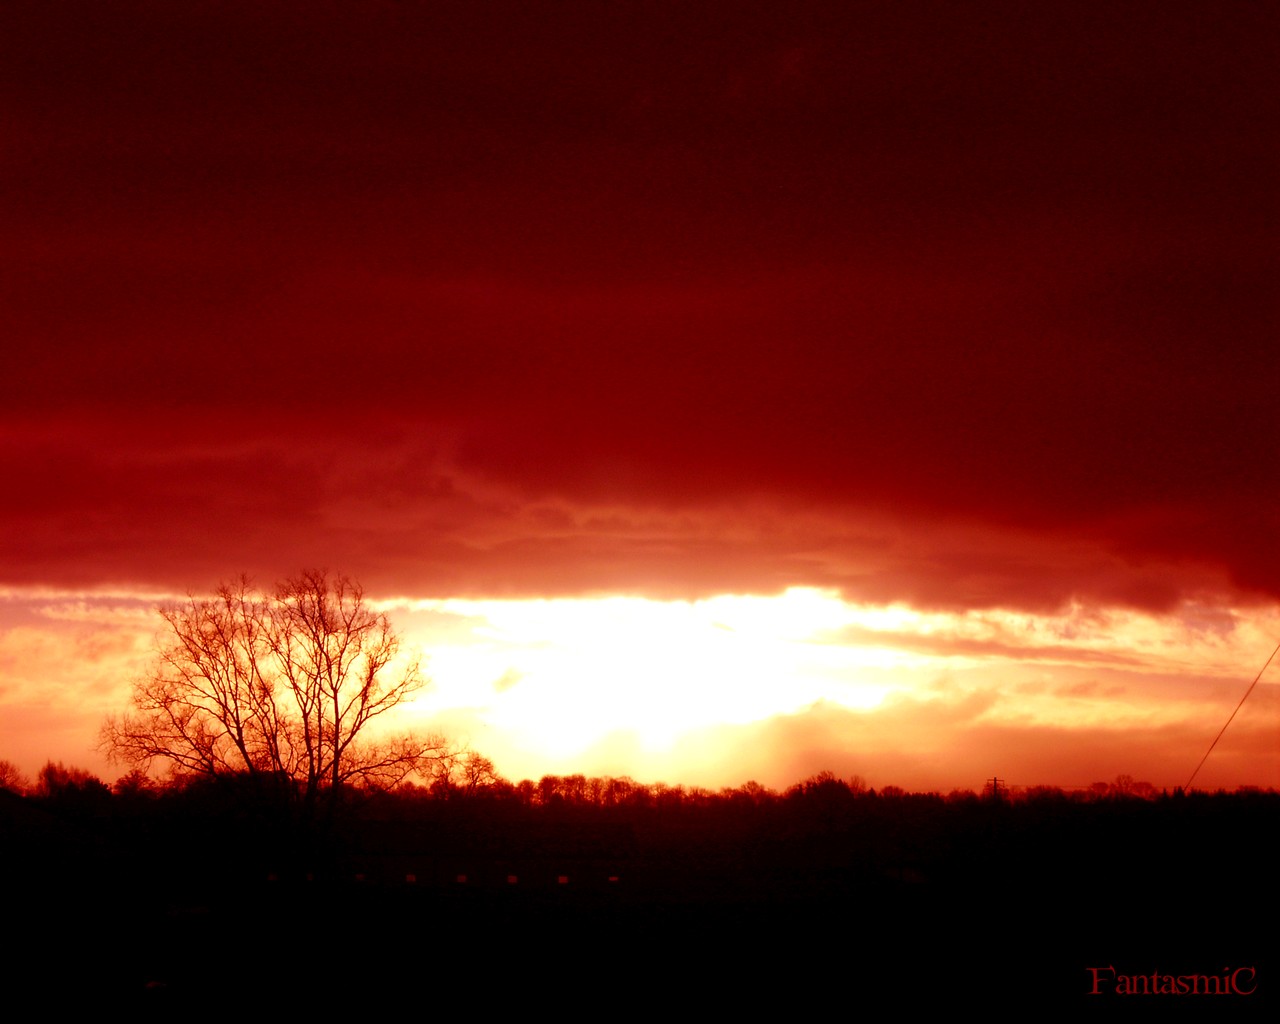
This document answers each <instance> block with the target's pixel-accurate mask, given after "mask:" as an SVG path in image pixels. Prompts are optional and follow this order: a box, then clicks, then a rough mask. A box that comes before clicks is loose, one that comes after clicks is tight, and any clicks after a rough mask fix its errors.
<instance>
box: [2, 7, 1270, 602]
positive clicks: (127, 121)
mask: <svg viewBox="0 0 1280 1024" xmlns="http://www.w3.org/2000/svg"><path fill="white" fill-rule="evenodd" d="M259 7H260V5H250V4H243V5H240V4H209V5H204V4H194V5H181V6H178V7H174V6H172V5H165V4H157V3H143V2H138V3H121V4H112V5H107V6H105V7H104V6H103V5H97V4H83V5H81V4H76V3H69V4H60V5H35V4H23V3H18V4H12V5H7V8H6V12H5V14H4V20H5V24H4V25H3V26H0V29H2V30H3V36H4V38H5V40H6V45H7V46H8V47H9V49H10V53H11V58H12V59H8V60H6V61H5V62H4V67H5V71H4V72H3V76H4V81H3V83H0V84H2V85H3V94H4V96H5V99H4V100H3V104H4V109H3V114H4V119H5V124H6V126H7V129H6V133H5V141H4V143H3V145H4V161H3V165H2V167H3V169H2V170H0V184H3V187H4V190H5V193H6V195H7V196H9V197H10V199H9V200H7V201H6V207H5V211H4V234H3V238H4V240H3V242H0V310H3V312H2V313H0V317H2V318H3V330H4V333H5V335H6V337H7V338H8V339H10V340H9V341H8V343H7V352H8V354H7V355H6V363H7V366H6V372H5V373H4V375H3V378H2V379H0V402H2V403H3V405H2V406H0V408H2V410H3V412H0V416H2V417H3V424H4V427H5V443H4V447H3V455H2V460H3V461H2V462H0V472H3V474H4V478H5V479H6V481H7V483H8V484H9V485H10V491H11V494H12V495H13V497H12V498H11V499H10V500H8V501H7V502H6V505H5V511H4V516H5V522H4V524H3V526H4V530H3V535H4V537H5V540H4V542H3V544H4V547H3V564H4V565H5V567H6V574H7V576H8V577H9V578H10V579H11V580H14V581H27V582H34V581H41V580H44V581H58V582H62V583H66V582H70V581H80V582H92V581H94V580H101V579H108V578H109V579H113V580H147V581H158V580H163V581H165V582H167V583H173V584H177V585H180V586H188V585H193V584H196V585H199V584H202V583H203V582H204V581H206V580H207V579H208V578H209V577H213V578H217V577H218V576H224V575H227V574H228V573H232V572H236V571H239V570H240V569H249V570H251V571H255V572H264V573H267V574H272V573H277V572H281V571H283V572H288V571H293V570H296V568H297V567H298V566H299V565H302V564H330V565H333V566H338V567H341V568H344V569H347V570H349V571H352V572H354V573H356V574H358V575H361V576H363V577H365V578H367V579H370V580H377V581H378V584H379V585H380V586H385V587H388V588H392V587H394V588H397V589H410V590H419V591H422V590H425V591H431V592H440V591H442V590H450V591H458V590H462V591H470V592H475V591H479V590H490V591H492V590H502V591H504V592H526V593H527V592H550V591H561V592H564V591H582V590H607V589H614V588H629V589H630V588H639V589H645V590H648V591H650V592H662V593H689V592H708V591H715V590H752V589H757V590H776V589H779V588H781V587H784V586H787V585H789V584H798V583H816V584H821V585H831V586H839V587H842V588H844V589H845V590H846V591H847V592H849V593H850V594H852V595H853V596H856V597H866V598H869V599H876V600H893V599H911V600H915V601H919V602H921V603H928V604H952V605H955V604H1022V605H1027V606H1037V607H1041V606H1046V605H1053V604H1056V603H1059V602H1061V601H1063V600H1066V599H1069V598H1071V597H1073V596H1083V597H1092V598H1098V599H1105V600H1119V601H1123V602H1126V603H1132V604H1139V605H1144V606H1151V607H1160V606H1168V605H1169V604H1171V603H1173V602H1175V601H1177V600H1178V599H1180V598H1181V597H1183V596H1185V595H1187V594H1201V593H1204V592H1206V591H1209V590H1214V589H1217V590H1219V591H1229V590H1231V589H1232V588H1235V589H1238V590H1240V591H1241V592H1242V593H1243V594H1245V595H1254V596H1257V595H1271V596H1274V595H1276V594H1277V593H1280V555H1277V554H1276V552H1277V550H1280V549H1277V548H1276V547H1275V545H1274V544H1273V543H1271V539H1272V538H1273V537H1274V536H1275V533H1276V527H1277V526H1278V525H1280V523H1277V517H1276V512H1275V509H1276V508H1277V507H1278V506H1277V502H1276V498H1277V493H1276V490H1277V484H1276V482H1275V477H1274V473H1273V472H1272V469H1273V467H1274V465H1275V464H1276V457H1277V454H1280V453H1277V450H1276V446H1277V438H1280V431H1278V430H1277V427H1278V426H1280V424H1278V423H1277V414H1276V412H1275V403H1274V396H1273V394H1272V392H1273V390H1274V383H1275V381H1276V380H1277V379H1280V375H1278V374H1277V370H1278V369H1280V367H1278V366H1277V358H1278V357H1277V355H1276V348H1275V346H1274V343H1273V339H1274V336H1275V331H1274V328H1275V320H1276V316H1275V313H1276V308H1275V300H1274V294H1273V292H1274V281H1275V279H1276V273H1275V272H1276V269H1277V268H1276V253H1275V247H1274V242H1273V239H1274V236H1275V199H1274V188H1273V184H1274V179H1275V170H1276V148H1275V142H1274V133H1273V132H1272V131H1271V130H1270V125H1271V124H1274V123H1275V122H1276V120H1277V118H1276V116H1275V115H1276V114H1277V111H1276V110H1275V106H1276V99H1275V97H1276V96H1277V95H1280V91H1278V90H1277V88H1276V87H1277V85H1278V84H1280V83H1277V81H1276V77H1277V73H1276V71H1275V62H1274V60H1273V59H1272V56H1273V51H1274V42H1275V39H1276V29H1277V25H1276V23H1275V21H1276V19H1275V17H1274V15H1273V14H1272V12H1269V11H1267V10H1266V9H1264V8H1232V9H1227V10H1212V9H1209V8H1206V7H1204V6H1202V5H1180V4H1173V5H1159V6H1158V7H1153V6H1150V5H1143V4H1135V5H1127V4H1107V5H1084V6H1080V5H1076V6H1074V7H1073V8H1072V9H1070V10H1059V11H1053V10H1039V9H1030V8H1028V7H1027V6H1026V5H1022V4H1010V5H1003V4H993V5H983V7H982V8H981V9H966V8H964V7H962V6H961V7H958V6H955V5H948V4H936V5H935V4H919V5H886V6H884V7H882V8H876V9H871V10H869V9H865V8H860V7H858V8H850V7H849V6H848V5H845V4H836V3H832V4H808V5H799V6H798V7H793V6H791V5H788V6H787V7H786V9H785V10H784V9H783V7H781V6H779V7H777V8H776V9H768V10H747V9H743V8H742V7H741V5H736V4H735V5H723V6H721V5H718V4H698V5H671V6H665V5H652V4H645V5H640V6H638V7H631V6H629V5H626V4H619V5H613V4H610V5H574V4H570V5H557V6H556V7H555V8H553V9H539V8H538V6H537V5H532V6H530V5H514V4H513V5H509V6H508V5H501V4H499V5H482V6H480V7H478V8H473V7H471V6H468V5H452V4H430V5H412V4H397V3H386V4H382V5H361V7H360V9H359V10H358V11H357V10H355V9H354V8H348V7H346V6H345V5H316V4H297V5H293V4H272V5H268V9H267V10H265V11H263V10H260V9H259Z"/></svg>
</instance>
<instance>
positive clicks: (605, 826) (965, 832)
mask: <svg viewBox="0 0 1280 1024" xmlns="http://www.w3.org/2000/svg"><path fill="white" fill-rule="evenodd" d="M1278 819H1280V798H1277V797H1276V796H1275V795H1274V794H1256V793H1255V794H1239V795H1230V796H1228V795H1217V796H1209V795H1204V794H1192V795H1190V796H1187V797H1177V798H1166V799H1157V800H1151V801H1147V800H1130V801H1098V802H1093V803H1072V802H1068V801H1063V800H1044V801H1034V802H1024V803H1021V804H1013V805H1010V804H993V803H990V802H983V801H977V800H972V801H966V802H959V803H957V802H948V801H943V800H941V799H939V798H936V797H916V796H911V795H901V796H897V797H893V798H887V797H867V796H863V797H860V798H858V799H856V800H840V801H838V802H835V803H831V802H827V803H825V804H823V803H822V802H820V801H813V802H810V803H803V802H795V801H793V802H787V801H776V802H773V803H771V804H770V805H768V806H741V805H739V806H736V807H735V806H728V805H725V806H719V805H717V806H704V807H700V808H688V807H685V808H675V809H667V810H663V811H649V812H646V813H643V814H635V813H631V812H628V811H626V810H624V809H613V810H604V809H599V808H594V809H593V808H567V807H561V808H517V809H511V808H508V809H505V810H503V809H495V808H493V807H489V806H485V805H477V804H471V805H467V804H430V805H423V806H417V807H414V808H404V807H391V808H388V807H383V808H381V809H379V808H365V809H364V810H363V811H362V812H361V814H360V815H358V816H354V817H351V818H349V819H348V820H345V821H344V822H342V823H341V824H338V825H334V826H331V827H330V828H328V829H324V830H320V831H317V830H315V829H299V828H297V827H292V826H282V825H280V824H279V822H274V821H272V820H271V819H269V818H263V817H262V816H261V815H249V816H245V815H231V816H227V815H225V814H217V815H213V816H209V815H206V814H205V813H204V812H200V813H195V812H191V811H184V810H182V809H181V808H178V809H174V808H169V809H166V810H165V811H164V813H161V812H160V811H158V810H156V809H154V808H153V809H149V810H147V811H146V812H145V813H139V814H134V815H131V816H130V815H125V816H122V815H112V816H108V817H105V818H104V817H102V816H98V817H88V818H86V817H84V816H80V817H77V816H75V815H70V816H68V815H66V814H62V815H60V814H57V813H54V812H53V811H51V810H49V809H48V808H45V807H41V806H39V805H36V804H34V803H32V802H18V801H16V798H15V801H10V802H8V803H7V804H6V806H5V817H4V818H3V819H0V820H2V821H3V824H4V828H5V863H4V868H5V886H4V899H5V902H6V905H7V909H8V913H7V914H6V917H7V924H8V927H7V929H6V930H7V932H8V935H9V938H10V941H11V943H12V947H13V953H12V954H10V956H9V960H8V963H7V965H6V967H5V972H6V975H7V990H8V991H9V992H10V994H11V997H12V998H14V999H17V1000H19V1001H20V1002H21V1003H24V1004H25V1003H27V1002H28V1001H29V1000H28V997H34V998H35V999H36V1000H37V1002H38V1004H39V1005H40V1006H42V1007H44V1008H45V1009H46V1010H52V1009H54V1008H55V1007H56V1006H58V1005H60V1004H76V1005H84V1004H88V1005H90V1006H97V1007H101V1008H103V1009H106V1008H109V1007H112V1006H119V1007H122V1008H124V1009H127V1010H130V1011H138V1012H142V1013H147V1014H150V1013H154V1014H155V1015H156V1016H159V1017H164V1018H166V1019H174V1018H178V1019H180V1018H182V1017H183V1016H191V1015H195V1016H201V1017H203V1016H205V1015H208V1014H210V1013H212V1014H214V1015H220V1014H224V1013H225V1014H232V1015H239V1014H243V1013H245V1012H247V1011H248V1010H249V1009H250V1008H255V1007H265V1006H266V1005H272V1006H276V1007H278V1008H280V1009H281V1010H285V1011H289V1012H295V1011H298V1010H300V1009H302V1008H303V1007H304V1006H316V1007H319V1008H325V1007H329V1008H332V1007H335V1006H338V1005H341V1006H346V1005H353V1004H358V1005H359V1006H360V1007H361V1008H362V1009H363V1010H365V1011H368V1012H378V1013H388V1014H390V1013H393V1012H394V1013H395V1014H396V1016H404V1015H405V1014H406V1013H409V1014H410V1015H411V1016H412V1017H413V1019H425V1018H427V1017H434V1016H439V1015H447V1016H455V1015H457V1014H460V1013H466V1014H472V1013H477V1014H481V1015H484V1014H489V1013H497V1012H501V1013H509V1012H518V1013H522V1014H523V1013H529V1014H541V1013H542V1012H548V1011H549V1012H553V1013H557V1014H561V1015H566V1014H567V1015H570V1016H572V1017H575V1018H577V1017H588V1016H589V1017H593V1018H596V1017H601V1016H614V1015H618V1016H628V1015H630V1014H631V1013H632V1012H634V1011H645V1012H652V1011H654V1010H656V1011H659V1012H663V1013H680V1014H685V1013H707V1014H713V1013H714V1014H719V1013H736V1012H745V1013H749V1014H750V1013H785V1014H786V1015H787V1016H788V1017H789V1018H790V1017H807V1016H811V1015H821V1016H824V1017H826V1016H831V1015H835V1016H836V1017H837V1018H852V1017H855V1016H862V1015H864V1014H868V1013H870V1014H873V1015H874V1016H875V1017H881V1016H886V1015H889V1014H891V1013H892V1014H895V1015H896V1014H898V1013H902V1014H904V1015H911V1014H914V1013H915V1012H916V1011H917V1010H927V1011H928V1012H929V1013H931V1014H933V1013H937V1012H946V1013H947V1014H948V1015H949V1016H950V1015H957V1016H958V1015H962V1014H963V1015H970V1014H977V1015H980V1016H985V1015H986V1014H988V1013H995V1014H998V1015H999V1017H1000V1019H1005V1018H1006V1017H1007V1016H1008V1015H1009V1014H1010V1013H1013V1014H1015V1015H1016V1014H1017V1013H1018V1012H1019V1011H1022V1012H1025V1013H1027V1014H1028V1015H1031V1016H1038V1015H1039V1014H1040V1012H1041V1010H1043V1009H1046V1008H1051V1007H1056V1008H1061V1009H1062V1010H1064V1011H1066V1012H1067V1013H1068V1014H1069V1015H1070V1017H1073V1018H1079V1019H1087V1018H1090V1017H1094V1016H1108V1017H1110V1016H1120V1017H1133V1016H1143V1017H1146V1016H1158V1017H1167V1016H1169V1015H1173V1016H1175V1017H1176V1016H1194V1017H1198V1018H1201V1019H1221V1018H1222V1017H1224V1016H1237V1015H1245V1016H1249V1017H1257V1018H1259V1019H1263V1018H1271V1019H1274V1013H1275V1009H1276V1005H1277V998H1276V994H1275V992H1276V988H1277V985H1280V957H1277V952H1280V943H1277V940H1276V938H1275V935H1276V928H1275V911H1276V908H1277V905H1278V904H1277V900H1276V896H1277V886H1276V880H1275V869H1274V863H1275V857H1274V849H1275V847H1274V839H1273V838H1272V837H1273V835H1274V833H1275V828H1274V826H1275V825H1276V823H1277V820H1278ZM1153 974H1154V975H1155V978H1154V979H1153V978H1152V977H1151V976H1152V975H1153ZM1122 976H1123V978H1122ZM1138 978H1141V979H1142V980H1141V981H1139V980H1136V979H1138ZM1123 979H1129V980H1123ZM1196 979H1199V980H1196ZM1224 979H1226V980H1225V982H1224ZM1180 986H1181V987H1184V988H1189V987H1196V988H1199V987H1201V986H1209V987H1213V988H1217V987H1224V986H1225V991H1223V992H1222V993H1221V994H1212V995H1198V994H1191V993H1190V992H1186V993H1181V994H1178V993H1176V991H1168V990H1169V989H1173V990H1176V989H1177V988H1179V987H1180ZM1144 987H1145V988H1149V989H1152V990H1153V991H1150V992H1145V993H1144V992H1143V991H1142V989H1143V988H1144ZM1126 988H1128V989H1130V990H1131V992H1130V994H1124V992H1123V991H1122V990H1124V989H1126ZM1162 988H1163V989H1165V990H1166V991H1164V992H1161V991H1160V990H1161V989H1162ZM1095 989H1096V990H1097V991H1096V992H1095V991H1094V990H1095ZM1135 989H1136V991H1134V990H1135Z"/></svg>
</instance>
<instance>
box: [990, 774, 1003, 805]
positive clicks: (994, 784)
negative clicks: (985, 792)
mask: <svg viewBox="0 0 1280 1024" xmlns="http://www.w3.org/2000/svg"><path fill="white" fill-rule="evenodd" d="M1003 781H1004V779H997V778H994V777H993V778H990V779H987V783H988V784H989V785H990V786H991V800H992V802H993V803H997V804H998V803H999V802H1000V783H1002V782H1003Z"/></svg>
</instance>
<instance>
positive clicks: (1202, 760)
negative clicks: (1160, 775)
mask: <svg viewBox="0 0 1280 1024" xmlns="http://www.w3.org/2000/svg"><path fill="white" fill-rule="evenodd" d="M1278 652H1280V644H1276V649H1275V650H1274V651H1272V652H1271V658H1274V657H1275V656H1276V654H1277V653H1278ZM1271 658H1268V659H1267V663H1266V665H1263V666H1262V668H1260V669H1258V674H1257V675H1256V676H1254V677H1253V682H1251V683H1250V684H1249V689H1247V690H1245V691H1244V696H1243V697H1241V698H1240V703H1239V704H1237V705H1236V710H1235V711H1233V712H1231V718H1228V719H1227V725H1230V724H1231V719H1232V718H1235V717H1236V711H1239V710H1240V708H1241V707H1243V705H1244V702H1245V701H1247V700H1248V699H1249V694H1251V693H1253V688H1254V687H1255V686H1257V685H1258V680H1259V679H1261V678H1262V673H1263V672H1265V671H1266V670H1267V665H1270V664H1271ZM1227 725H1224V726H1223V727H1222V728H1221V729H1219V730H1218V735H1217V736H1215V737H1214V738H1213V742H1212V743H1210V744H1209V749H1208V750H1206V751H1205V752H1204V757H1202V758H1200V763H1199V764H1198V765H1196V770H1195V771H1194V772H1192V773H1191V778H1189V779H1187V784H1186V786H1184V787H1183V788H1184V790H1185V791H1186V792H1190V791H1191V783H1193V782H1194V781H1195V778H1196V775H1197V774H1199V772H1200V769H1201V768H1203V767H1204V763H1205V762H1206V761H1207V760H1209V755H1210V754H1212V753H1213V748H1214V747H1216V746H1217V745H1218V740H1220V739H1222V734H1223V733H1224V732H1226V731H1227Z"/></svg>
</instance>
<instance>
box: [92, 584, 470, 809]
mask: <svg viewBox="0 0 1280 1024" xmlns="http://www.w3.org/2000/svg"><path fill="white" fill-rule="evenodd" d="M160 614H161V616H162V617H163V619H164V622H165V626H166V627H167V628H166V630H165V634H164V637H163V639H162V641H161V643H160V649H159V651H158V657H157V662H156V665H155V668H154V669H153V671H152V672H151V673H150V674H149V675H148V676H146V677H145V678H143V679H141V680H140V681H139V682H138V683H137V684H136V685H135V686H134V691H133V699H132V711H131V712H130V713H128V714H125V715H121V716H119V717H112V718H109V719H108V720H107V722H106V724H105V725H104V726H103V730H102V742H103V746H104V748H105V749H106V750H107V752H108V754H109V755H110V756H111V757H112V759H113V760H115V761H118V762H123V763H126V764H129V765H133V766H135V767H142V768H146V767H148V766H150V765H151V764H152V763H153V762H161V763H167V764H168V766H169V767H170V769H171V771H172V772H173V773H174V774H175V775H178V776H183V775H188V776H190V775H203V776H213V777H217V776H224V775H232V774H239V775H248V776H250V777H253V778H256V779H257V780H258V781H260V782H262V783H264V784H268V785H273V786H278V787H280V788H283V789H284V790H285V791H286V792H288V793H289V794H290V795H291V796H293V797H297V798H299V799H301V800H302V801H303V802H304V803H305V804H306V806H308V807H310V806H313V805H314V804H315V802H316V800H317V798H318V796H319V795H320V794H321V793H322V792H327V793H328V794H329V795H330V797H336V795H337V793H338V791H339V790H340V789H341V788H342V787H344V786H346V785H348V784H350V783H353V782H363V783H367V784H373V785H377V786H393V785H396V784H398V783H399V782H401V781H403V780H404V779H406V778H407V777H408V776H410V775H412V774H414V773H419V774H424V773H427V772H429V770H430V768H431V766H432V765H434V764H435V763H436V762H437V761H438V760H439V759H440V758H441V757H443V756H444V755H446V754H447V753H448V751H447V748H446V745H445V742H444V740H443V739H442V738H441V737H439V736H437V735H428V736H420V735H415V734H413V733H403V734H399V735H396V736H393V737H387V736H379V737H377V738H374V737H372V736H371V732H372V730H371V729H370V726H371V725H372V724H373V723H374V722H375V720H377V719H380V718H382V717H383V716H384V715H386V714H387V713H388V712H391V711H393V710H394V709H395V708H397V707H399V706H400V705H401V704H403V703H404V702H405V701H407V700H409V699H410V698H411V697H412V696H413V695H414V694H415V693H417V692H418V691H419V690H420V689H421V688H422V687H423V686H424V685H425V680H424V678H423V676H422V673H421V671H420V669H419V664H418V661H417V659H415V658H405V657H402V656H401V649H400V639H399V637H398V636H397V634H396V633H395V631H394V630H393V629H392V627H391V623H390V621H389V620H388V619H387V617H386V615H384V614H381V613H378V612H375V611H373V610H372V609H371V608H370V607H369V605H368V603H367V602H366V601H365V597H364V593H363V591H362V590H361V588H360V586H359V585H358V584H356V583H353V582H352V581H351V580H349V579H347V578H345V577H336V578H330V577H329V576H328V574H326V573H324V572H307V573H304V574H302V575H301V576H298V577H296V578H294V579H289V580H286V581H285V582H284V583H281V584H280V585H279V586H278V587H277V588H276V590H275V592H274V593H273V594H271V595H266V594H263V593H261V592H259V591H256V590H254V589H253V587H252V586H251V585H250V583H249V581H248V579H246V578H243V577H242V578H241V579H240V580H239V581H237V582H236V583H234V584H226V585H223V586H222V587H220V588H219V589H218V590H217V592H216V593H215V594H214V596H213V597H211V598H195V597H192V598H190V599H189V600H188V601H187V602H186V603H184V604H181V605H176V606H170V607H168V608H163V609H161V612H160Z"/></svg>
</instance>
